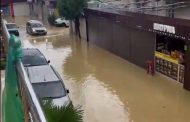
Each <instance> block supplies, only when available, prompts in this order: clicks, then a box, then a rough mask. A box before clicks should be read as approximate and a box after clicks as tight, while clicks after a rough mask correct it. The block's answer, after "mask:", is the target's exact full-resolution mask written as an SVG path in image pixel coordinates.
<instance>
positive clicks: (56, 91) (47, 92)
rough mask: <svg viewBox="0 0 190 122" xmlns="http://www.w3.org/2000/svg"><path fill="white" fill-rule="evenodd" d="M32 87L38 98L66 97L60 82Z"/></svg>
mask: <svg viewBox="0 0 190 122" xmlns="http://www.w3.org/2000/svg"><path fill="white" fill-rule="evenodd" d="M32 86H33V88H34V91H35V92H36V94H37V96H39V97H40V98H60V97H64V96H65V95H66V92H65V91H66V90H65V88H64V87H63V84H62V83H61V81H56V82H45V83H33V84H32Z"/></svg>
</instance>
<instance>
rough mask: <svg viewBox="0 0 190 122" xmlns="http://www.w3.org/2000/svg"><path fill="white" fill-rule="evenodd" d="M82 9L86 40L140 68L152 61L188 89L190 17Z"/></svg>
mask: <svg viewBox="0 0 190 122" xmlns="http://www.w3.org/2000/svg"><path fill="white" fill-rule="evenodd" d="M85 12H86V15H87V17H86V18H87V37H88V41H89V42H91V43H94V44H96V45H98V46H100V47H102V48H104V49H106V50H108V51H110V52H112V53H114V54H116V55H118V56H120V57H122V58H124V59H126V60H128V61H130V62H132V63H134V64H136V65H138V66H140V67H143V68H146V62H147V61H149V60H151V61H153V62H154V66H155V67H154V69H155V71H156V73H159V74H162V75H164V76H167V77H170V78H171V79H173V80H175V81H177V82H181V83H184V88H185V89H188V90H190V74H189V73H190V20H185V19H178V18H168V17H162V16H155V15H147V14H141V13H132V12H125V13H123V12H121V13H118V11H113V10H112V11H110V10H106V9H102V10H101V9H97V10H96V9H88V10H86V11H85Z"/></svg>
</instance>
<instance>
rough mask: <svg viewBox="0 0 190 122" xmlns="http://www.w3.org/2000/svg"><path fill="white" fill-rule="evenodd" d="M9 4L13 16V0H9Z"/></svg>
mask: <svg viewBox="0 0 190 122" xmlns="http://www.w3.org/2000/svg"><path fill="white" fill-rule="evenodd" d="M10 6H11V15H12V17H13V18H14V17H15V14H14V7H13V0H10Z"/></svg>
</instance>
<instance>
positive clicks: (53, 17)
mask: <svg viewBox="0 0 190 122" xmlns="http://www.w3.org/2000/svg"><path fill="white" fill-rule="evenodd" d="M55 19H56V15H55V14H54V13H53V14H49V15H48V22H49V24H50V25H54V22H55Z"/></svg>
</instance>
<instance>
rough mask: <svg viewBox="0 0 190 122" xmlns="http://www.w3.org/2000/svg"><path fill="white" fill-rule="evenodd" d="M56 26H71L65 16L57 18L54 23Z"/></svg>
mask: <svg viewBox="0 0 190 122" xmlns="http://www.w3.org/2000/svg"><path fill="white" fill-rule="evenodd" d="M54 25H55V26H60V27H62V26H64V27H69V21H68V20H66V19H64V18H57V19H56V20H55V23H54Z"/></svg>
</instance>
